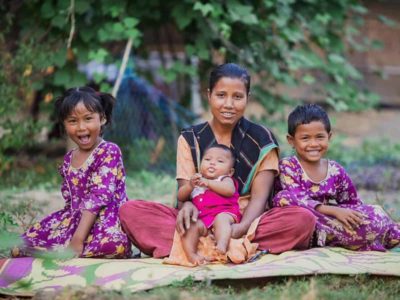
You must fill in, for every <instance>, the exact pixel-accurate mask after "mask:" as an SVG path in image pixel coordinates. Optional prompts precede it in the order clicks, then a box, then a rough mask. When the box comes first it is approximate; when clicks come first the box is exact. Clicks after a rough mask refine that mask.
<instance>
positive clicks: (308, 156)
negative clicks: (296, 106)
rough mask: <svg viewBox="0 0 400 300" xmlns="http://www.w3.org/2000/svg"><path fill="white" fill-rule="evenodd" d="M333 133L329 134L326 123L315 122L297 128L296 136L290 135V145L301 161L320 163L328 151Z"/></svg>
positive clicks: (288, 137) (288, 138)
mask: <svg viewBox="0 0 400 300" xmlns="http://www.w3.org/2000/svg"><path fill="white" fill-rule="evenodd" d="M331 135H332V133H331V132H327V131H326V128H325V125H324V123H322V122H320V121H313V122H310V123H309V124H301V125H298V126H297V127H296V131H295V134H294V136H291V135H288V136H287V140H288V142H289V144H290V145H291V146H292V147H294V148H295V150H296V153H297V155H298V158H299V160H300V161H304V162H307V163H319V161H320V160H321V158H322V157H323V156H324V155H325V153H326V152H327V151H328V147H329V140H330V138H331Z"/></svg>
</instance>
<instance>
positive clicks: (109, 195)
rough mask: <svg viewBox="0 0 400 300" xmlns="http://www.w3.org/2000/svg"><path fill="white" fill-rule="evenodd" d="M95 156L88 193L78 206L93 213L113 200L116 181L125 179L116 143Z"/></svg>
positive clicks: (120, 155)
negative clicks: (96, 160)
mask: <svg viewBox="0 0 400 300" xmlns="http://www.w3.org/2000/svg"><path fill="white" fill-rule="evenodd" d="M104 150H105V151H104V153H102V154H100V155H99V157H97V159H98V162H95V165H94V170H93V172H92V174H90V178H89V183H88V193H87V194H86V197H85V198H84V199H82V201H81V205H80V208H81V209H84V210H88V211H90V212H92V213H93V214H97V213H99V211H100V210H101V208H103V207H104V206H107V205H108V204H109V203H111V202H112V201H114V198H115V190H116V188H117V184H118V181H121V180H122V181H125V170H124V166H123V162H122V154H121V150H120V149H119V148H118V146H116V145H114V144H113V145H112V146H110V147H107V148H106V149H104Z"/></svg>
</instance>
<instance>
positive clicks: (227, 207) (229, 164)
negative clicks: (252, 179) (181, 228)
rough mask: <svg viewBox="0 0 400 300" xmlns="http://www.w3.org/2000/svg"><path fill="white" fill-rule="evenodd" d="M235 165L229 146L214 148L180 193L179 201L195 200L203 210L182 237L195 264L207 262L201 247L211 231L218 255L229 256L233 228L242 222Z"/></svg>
mask: <svg viewBox="0 0 400 300" xmlns="http://www.w3.org/2000/svg"><path fill="white" fill-rule="evenodd" d="M234 163H235V157H234V154H233V152H232V150H231V149H230V148H229V147H228V146H225V145H221V144H214V145H212V146H210V147H208V148H207V149H206V150H205V151H204V155H203V159H202V160H201V164H200V173H196V174H194V175H193V176H192V177H191V179H190V180H189V181H188V182H187V183H186V184H184V185H182V186H181V187H180V188H179V189H178V200H179V201H182V202H184V201H189V200H191V201H192V202H193V204H194V205H195V206H196V208H197V209H198V210H199V219H198V220H197V221H196V223H195V224H193V226H190V227H189V229H188V230H187V232H186V233H185V235H183V236H182V246H183V248H184V250H185V252H186V255H187V257H188V259H189V260H190V262H191V263H193V264H201V263H204V262H205V258H204V257H202V256H200V255H199V254H198V253H197V244H198V242H199V237H200V236H205V235H207V231H208V230H209V229H212V230H213V232H214V235H215V239H216V242H217V245H216V250H217V252H218V253H219V254H221V255H226V252H227V250H228V246H229V240H230V238H231V233H232V224H234V223H239V222H240V220H241V218H242V215H241V213H240V210H239V191H238V183H237V181H236V180H235V179H233V178H232V176H233V173H234V171H235V170H234V169H233V165H234Z"/></svg>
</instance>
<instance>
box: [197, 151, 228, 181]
mask: <svg viewBox="0 0 400 300" xmlns="http://www.w3.org/2000/svg"><path fill="white" fill-rule="evenodd" d="M232 168H233V159H232V154H231V153H230V152H229V151H227V150H224V149H221V148H210V149H208V150H207V151H206V153H204V156H203V159H202V161H201V164H200V172H201V175H202V176H204V177H205V178H207V179H216V178H218V177H220V176H223V175H232V170H233V169H232Z"/></svg>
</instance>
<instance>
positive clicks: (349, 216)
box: [316, 205, 363, 231]
mask: <svg viewBox="0 0 400 300" xmlns="http://www.w3.org/2000/svg"><path fill="white" fill-rule="evenodd" d="M316 210H317V211H319V212H321V213H323V214H325V215H330V216H332V217H335V218H336V219H337V220H338V221H340V222H341V223H342V224H343V225H344V227H345V228H346V229H347V230H350V231H354V229H356V228H358V227H360V225H361V224H362V223H363V215H362V214H361V213H359V212H358V211H355V210H352V209H349V208H343V207H337V206H330V205H319V206H317V208H316Z"/></svg>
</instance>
